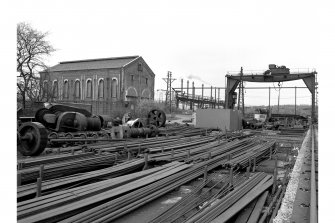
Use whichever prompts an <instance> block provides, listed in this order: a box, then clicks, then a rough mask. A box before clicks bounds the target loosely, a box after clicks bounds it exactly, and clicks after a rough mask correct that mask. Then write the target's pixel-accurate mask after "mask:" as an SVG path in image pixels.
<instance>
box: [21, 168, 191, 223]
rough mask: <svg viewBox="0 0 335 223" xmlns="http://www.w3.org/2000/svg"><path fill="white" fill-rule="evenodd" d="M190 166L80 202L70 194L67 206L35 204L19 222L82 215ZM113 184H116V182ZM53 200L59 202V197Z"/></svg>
mask: <svg viewBox="0 0 335 223" xmlns="http://www.w3.org/2000/svg"><path fill="white" fill-rule="evenodd" d="M190 166H191V165H189V164H176V163H174V164H173V165H172V166H171V164H170V166H169V167H167V168H165V169H163V170H161V171H158V172H155V173H153V174H150V175H148V176H146V177H143V178H140V179H137V180H134V181H131V182H129V183H126V184H123V185H122V186H119V187H116V188H113V189H110V190H107V191H103V192H102V193H97V192H93V193H92V194H91V195H92V196H87V195H86V194H83V195H81V196H82V198H81V199H80V200H79V199H78V196H80V195H76V194H72V193H70V195H68V193H66V194H67V196H70V197H72V200H73V202H71V203H68V202H66V203H65V204H64V203H63V202H61V203H60V204H62V205H61V206H57V207H55V206H54V205H55V204H54V203H52V202H50V200H47V201H44V202H43V203H44V204H45V205H46V206H40V205H39V204H35V205H34V206H36V207H37V209H34V212H33V213H31V212H29V211H27V207H25V208H24V209H25V210H26V212H25V214H26V215H29V216H26V215H23V216H22V215H20V214H19V213H18V219H19V221H18V222H55V221H59V220H61V219H64V218H66V217H69V216H71V215H74V214H78V213H81V212H82V211H84V210H90V209H92V207H94V206H95V205H97V204H101V203H102V202H106V201H107V202H108V201H109V200H111V199H113V198H114V200H115V198H116V199H118V198H117V197H120V195H122V194H126V195H129V194H132V193H133V192H132V193H129V192H131V191H134V190H135V191H136V189H138V188H140V189H142V188H143V187H144V186H145V185H150V184H152V183H154V182H156V181H159V180H161V179H164V178H169V176H171V175H174V174H175V173H178V172H180V171H182V170H184V169H187V168H189V167H190ZM112 180H113V179H111V181H112ZM113 182H114V183H115V181H114V180H113ZM86 190H87V189H86ZM88 191H89V192H90V191H91V189H90V188H88ZM149 193H150V192H149ZM126 195H124V196H126ZM50 196H52V197H53V194H50ZM133 198H135V199H136V197H133ZM52 199H56V200H59V198H58V197H57V196H56V197H55V198H52ZM50 206H51V207H53V209H50V208H49V207H50ZM39 208H43V209H42V210H45V211H42V212H41V211H39V210H38V209H39ZM29 213H30V214H29ZM83 213H84V212H83Z"/></svg>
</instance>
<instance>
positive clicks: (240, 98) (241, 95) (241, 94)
mask: <svg viewBox="0 0 335 223" xmlns="http://www.w3.org/2000/svg"><path fill="white" fill-rule="evenodd" d="M242 76H243V67H241V71H240V77H241V79H240V84H239V88H238V104H237V110H240V103H241V101H242V106H241V107H242V117H244V87H243V81H242Z"/></svg>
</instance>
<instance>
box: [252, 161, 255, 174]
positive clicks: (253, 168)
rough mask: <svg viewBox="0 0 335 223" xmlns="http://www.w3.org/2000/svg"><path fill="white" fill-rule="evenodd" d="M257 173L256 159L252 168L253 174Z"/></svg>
mask: <svg viewBox="0 0 335 223" xmlns="http://www.w3.org/2000/svg"><path fill="white" fill-rule="evenodd" d="M255 171H256V157H255V158H254V166H253V167H252V172H253V173H255Z"/></svg>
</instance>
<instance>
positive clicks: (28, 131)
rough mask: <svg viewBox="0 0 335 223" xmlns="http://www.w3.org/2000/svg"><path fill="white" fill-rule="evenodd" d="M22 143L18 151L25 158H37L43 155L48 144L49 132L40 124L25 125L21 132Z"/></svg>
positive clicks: (22, 126) (21, 127)
mask: <svg viewBox="0 0 335 223" xmlns="http://www.w3.org/2000/svg"><path fill="white" fill-rule="evenodd" d="M18 132H19V134H20V143H19V145H18V147H17V149H18V150H19V151H20V153H22V155H24V156H37V155H39V154H41V153H42V152H43V151H44V149H45V147H46V146H47V142H48V132H47V130H46V129H45V127H44V126H43V125H42V124H41V123H39V122H26V123H23V124H22V125H21V126H20V128H19V130H18Z"/></svg>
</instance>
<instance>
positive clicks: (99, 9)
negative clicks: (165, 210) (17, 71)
mask: <svg viewBox="0 0 335 223" xmlns="http://www.w3.org/2000/svg"><path fill="white" fill-rule="evenodd" d="M32 3H34V4H32ZM52 3H53V4H45V1H42V0H38V1H32V2H29V4H22V5H21V6H18V11H17V14H16V17H15V18H16V20H17V22H20V21H23V22H29V23H30V24H31V25H32V26H33V27H34V28H36V29H38V30H40V31H44V32H45V31H49V32H50V35H49V40H50V42H51V44H52V45H53V46H54V47H55V48H56V49H57V51H56V52H55V53H54V54H53V55H52V56H51V57H50V58H49V61H48V64H49V65H51V66H53V65H55V64H57V63H59V62H60V61H68V60H79V59H93V58H104V57H117V56H128V55H140V56H142V57H143V58H144V59H145V61H146V62H147V63H148V65H149V66H150V67H151V68H152V70H153V71H154V73H155V74H156V81H155V88H156V90H157V89H166V85H165V82H164V81H163V80H162V78H163V77H166V75H167V71H171V72H172V75H173V77H174V78H176V79H177V80H176V81H175V82H174V83H173V85H172V86H173V87H180V79H181V78H184V80H185V81H184V83H185V85H186V79H187V78H188V77H190V76H193V79H190V81H195V86H198V87H200V86H201V84H203V83H204V84H205V86H210V85H213V86H217V87H224V86H225V75H226V73H227V72H228V71H238V70H239V69H240V67H241V66H242V67H243V68H244V70H245V71H247V70H266V69H267V68H268V64H270V63H274V64H277V65H286V66H287V67H289V68H291V69H292V68H316V69H317V71H318V67H319V64H318V60H317V56H318V49H319V42H320V33H319V32H318V29H319V26H320V13H319V10H320V9H321V8H322V7H326V6H324V5H320V4H318V3H317V1H268V0H264V1H237V0H234V1H222V0H221V1H157V0H156V1H155V0H152V1H110V0H109V1H64V0H59V1H53V2H52ZM190 86H191V83H190ZM246 86H247V87H252V86H273V84H272V83H271V84H270V85H269V84H261V83H257V84H255V83H246ZM283 86H305V85H304V83H303V81H301V80H300V81H294V82H286V83H284V85H283ZM156 92H157V91H156ZM222 92H223V91H221V95H222V96H221V97H223V93H222ZM196 94H200V91H199V92H196ZM207 94H209V92H207ZM277 94H278V92H277V91H272V92H271V104H276V103H277ZM156 95H157V96H158V94H156ZM297 97H298V98H297V103H298V104H310V103H311V96H310V93H309V91H308V90H307V89H299V90H298V94H297ZM281 98H282V100H281V103H283V104H294V89H292V90H283V91H282V92H281ZM245 103H246V104H247V105H263V104H264V105H266V104H268V92H267V90H246V94H245Z"/></svg>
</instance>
